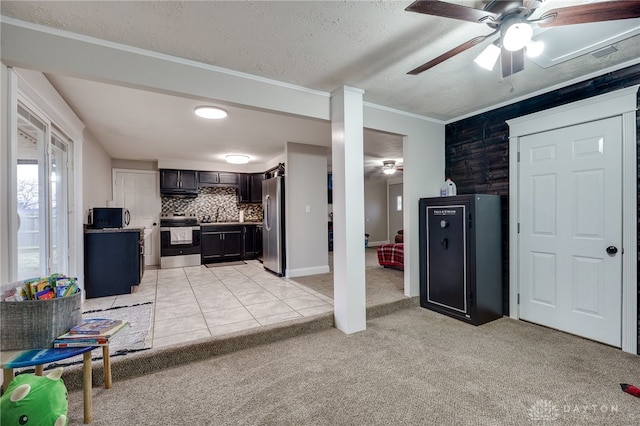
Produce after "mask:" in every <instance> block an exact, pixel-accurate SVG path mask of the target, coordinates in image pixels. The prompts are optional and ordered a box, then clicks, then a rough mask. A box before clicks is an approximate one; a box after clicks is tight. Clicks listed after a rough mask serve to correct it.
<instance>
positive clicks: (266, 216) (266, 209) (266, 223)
mask: <svg viewBox="0 0 640 426" xmlns="http://www.w3.org/2000/svg"><path fill="white" fill-rule="evenodd" d="M269 198H271V195H269V194H267V195H265V196H264V227H265V229H266V230H267V231H271V226H270V220H269Z"/></svg>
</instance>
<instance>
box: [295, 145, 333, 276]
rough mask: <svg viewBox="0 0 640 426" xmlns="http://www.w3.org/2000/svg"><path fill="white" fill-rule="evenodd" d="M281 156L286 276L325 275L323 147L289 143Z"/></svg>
mask: <svg viewBox="0 0 640 426" xmlns="http://www.w3.org/2000/svg"><path fill="white" fill-rule="evenodd" d="M285 154H286V161H285V170H286V171H285V222H286V225H285V251H286V276H288V277H297V276H303V275H312V274H321V273H325V272H329V255H328V251H329V248H328V244H329V243H328V237H327V213H326V212H327V184H326V181H327V148H325V147H320V146H313V145H305V144H299V143H293V142H289V143H287V145H286V153H285Z"/></svg>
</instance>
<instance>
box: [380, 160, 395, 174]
mask: <svg viewBox="0 0 640 426" xmlns="http://www.w3.org/2000/svg"><path fill="white" fill-rule="evenodd" d="M395 172H396V162H395V161H394V160H385V161H383V162H382V173H384V174H385V175H392V174H394V173H395Z"/></svg>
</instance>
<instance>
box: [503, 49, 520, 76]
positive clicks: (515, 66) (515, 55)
mask: <svg viewBox="0 0 640 426" xmlns="http://www.w3.org/2000/svg"><path fill="white" fill-rule="evenodd" d="M500 62H501V63H502V77H503V78H505V77H508V76H510V75H511V74H515V73H517V72H520V71H522V70H524V49H520V50H516V51H515V52H512V51H510V50H507V49H505V48H504V47H503V48H502V51H501V52H500Z"/></svg>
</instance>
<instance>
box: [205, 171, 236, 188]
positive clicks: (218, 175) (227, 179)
mask: <svg viewBox="0 0 640 426" xmlns="http://www.w3.org/2000/svg"><path fill="white" fill-rule="evenodd" d="M198 184H199V185H200V187H203V186H238V173H231V172H199V181H198Z"/></svg>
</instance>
